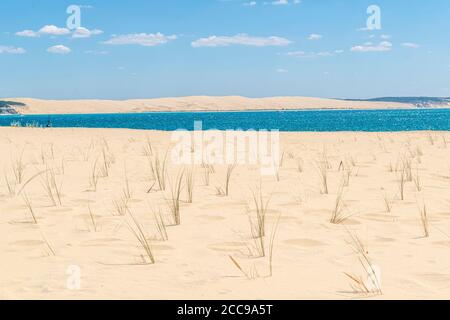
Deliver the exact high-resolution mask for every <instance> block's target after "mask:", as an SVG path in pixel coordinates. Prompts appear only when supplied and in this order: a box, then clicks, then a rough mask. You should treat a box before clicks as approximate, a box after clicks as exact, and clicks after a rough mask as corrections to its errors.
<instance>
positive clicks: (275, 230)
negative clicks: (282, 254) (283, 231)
mask: <svg viewBox="0 0 450 320" xmlns="http://www.w3.org/2000/svg"><path fill="white" fill-rule="evenodd" d="M280 219H281V214H280V215H279V216H278V218H277V222H276V223H275V226H274V228H273V231H272V235H271V237H270V242H269V277H272V276H273V248H274V242H275V237H276V235H277V231H278V226H279V224H280Z"/></svg>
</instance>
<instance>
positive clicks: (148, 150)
mask: <svg viewBox="0 0 450 320" xmlns="http://www.w3.org/2000/svg"><path fill="white" fill-rule="evenodd" d="M143 154H144V156H146V157H152V156H153V146H152V143H151V141H150V138H149V137H148V136H147V137H146V140H145V145H144V147H143Z"/></svg>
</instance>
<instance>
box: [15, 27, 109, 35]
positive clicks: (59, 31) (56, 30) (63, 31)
mask: <svg viewBox="0 0 450 320" xmlns="http://www.w3.org/2000/svg"><path fill="white" fill-rule="evenodd" d="M71 33H72V32H71V31H70V30H69V29H67V28H60V27H57V26H55V25H46V26H43V27H42V28H41V29H40V30H39V31H33V30H23V31H19V32H16V36H19V37H28V38H38V37H40V36H46V35H47V36H65V35H69V34H71ZM102 33H103V31H102V30H99V29H93V30H89V29H87V28H84V27H80V28H77V29H75V31H74V32H73V34H72V37H73V38H90V37H91V36H96V35H99V34H102Z"/></svg>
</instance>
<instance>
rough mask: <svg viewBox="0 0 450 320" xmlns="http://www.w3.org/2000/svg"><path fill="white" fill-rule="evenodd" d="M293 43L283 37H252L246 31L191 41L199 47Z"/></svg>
mask: <svg viewBox="0 0 450 320" xmlns="http://www.w3.org/2000/svg"><path fill="white" fill-rule="evenodd" d="M290 43H291V41H289V40H288V39H285V38H281V37H273V36H272V37H252V36H249V35H247V34H245V33H240V34H237V35H235V36H231V37H229V36H210V37H208V38H201V39H198V40H195V41H193V42H192V43H191V45H192V46H193V47H194V48H199V47H228V46H230V45H243V46H254V47H268V46H287V45H289V44H290Z"/></svg>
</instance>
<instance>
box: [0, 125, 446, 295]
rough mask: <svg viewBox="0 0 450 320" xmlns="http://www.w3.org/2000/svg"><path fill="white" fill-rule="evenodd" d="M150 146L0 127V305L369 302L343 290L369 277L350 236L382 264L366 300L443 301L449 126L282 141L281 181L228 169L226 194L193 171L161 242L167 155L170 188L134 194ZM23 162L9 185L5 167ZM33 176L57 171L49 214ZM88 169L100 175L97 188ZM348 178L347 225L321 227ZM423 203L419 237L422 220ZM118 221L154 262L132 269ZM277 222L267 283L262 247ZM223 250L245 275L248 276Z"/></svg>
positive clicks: (130, 136) (138, 257)
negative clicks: (258, 224)
mask: <svg viewBox="0 0 450 320" xmlns="http://www.w3.org/2000/svg"><path fill="white" fill-rule="evenodd" d="M147 138H148V140H149V141H151V143H152V146H153V151H154V154H156V152H158V153H159V154H163V153H164V152H165V150H167V149H168V148H169V145H170V134H169V133H162V132H144V131H131V130H104V129H93V130H90V129H26V128H1V129H0V150H2V157H1V159H0V165H1V168H2V169H4V177H3V176H2V177H1V178H2V179H1V184H0V261H1V272H0V298H2V299H18V298H27V299H29V298H42V299H50V298H58V299H59V298H70V299H85V298H87V299H94V298H102V299H104V298H106V299H113V298H125V299H128V298H130V299H131V298H137V299H303V298H308V299H316V298H324V299H354V298H366V297H367V296H366V295H364V294H361V293H358V292H353V291H352V289H351V283H352V281H351V280H350V278H349V277H347V276H346V275H345V274H344V273H348V274H352V275H355V276H361V277H363V278H364V277H365V276H366V275H365V271H364V269H363V268H362V266H361V264H360V262H359V260H358V259H359V258H360V257H361V252H359V253H358V252H355V246H354V243H353V244H352V240H351V239H352V235H353V236H358V237H359V239H360V240H361V242H362V245H363V247H364V250H363V251H364V254H365V255H366V256H367V257H369V258H370V259H371V261H372V263H373V265H376V266H378V267H379V268H380V269H381V273H382V277H381V279H382V284H381V286H382V288H381V289H382V291H383V294H382V295H381V296H372V295H370V296H371V297H373V298H378V299H380V298H381V299H392V298H406V299H431V298H436V299H448V298H450V255H449V250H450V237H449V236H450V197H449V191H450V145H447V144H448V143H449V142H450V134H449V133H448V132H430V133H428V132H421V133H418V132H417V133H416V132H412V133H283V134H282V135H281V138H282V141H281V145H282V148H283V150H284V151H285V153H284V160H283V166H282V168H281V169H280V172H279V181H277V179H276V178H275V177H261V176H260V174H259V170H258V168H257V167H256V166H238V167H236V169H235V171H234V172H233V174H232V176H231V182H230V195H229V196H228V197H224V196H218V195H217V190H216V187H219V186H220V187H221V188H223V185H224V181H225V174H226V173H225V171H226V168H225V167H224V166H215V172H214V173H211V176H210V185H209V186H206V185H205V181H204V172H205V169H204V168H202V167H201V166H197V167H196V168H195V174H194V177H195V178H194V185H195V189H194V198H193V203H192V204H188V203H186V201H185V200H186V199H187V193H186V189H183V192H182V195H181V196H182V198H181V200H182V203H181V225H179V226H173V227H168V228H167V233H168V240H167V241H162V240H161V234H160V233H158V231H157V228H156V227H155V225H156V223H155V218H154V217H155V215H154V212H155V211H160V212H161V213H162V216H163V219H164V220H165V222H166V224H170V222H172V221H171V216H170V211H169V209H168V205H167V201H166V199H170V198H171V195H170V191H169V190H170V185H173V184H174V179H175V177H176V175H177V173H178V172H179V170H180V169H181V168H180V167H177V166H174V165H173V164H172V163H170V161H169V163H168V182H167V184H168V187H167V190H166V191H157V189H158V188H157V187H154V188H153V189H152V190H151V191H150V193H147V191H148V189H149V188H150V186H152V185H153V182H152V174H151V170H150V166H149V160H150V161H151V159H152V158H154V157H155V155H153V156H151V155H149V152H148V150H147V151H145V150H146V146H148V144H147ZM22 152H23V156H21V155H22ZM20 159H22V160H20ZM105 159H106V163H107V165H108V166H109V170H108V174H107V176H106V174H105V172H102V170H103V169H104V168H103V169H102V166H103V165H104V164H105ZM341 162H342V166H343V167H342V166H341V168H339V167H340V165H341ZM409 162H410V163H411V167H412V170H411V173H412V177H413V179H412V180H413V181H407V182H406V185H405V192H404V196H405V198H404V200H403V201H402V200H400V192H399V183H398V179H399V176H400V174H401V172H402V170H403V169H404V168H405V163H409ZM21 163H22V164H23V165H24V171H23V177H22V182H21V183H18V182H17V178H16V177H15V175H14V171H16V174H17V169H18V167H20V166H21V165H20V164H21ZM324 163H326V165H327V167H328V169H327V175H328V186H329V194H323V190H322V188H321V180H320V175H319V169H318V167H320V166H321V165H322V164H324ZM14 167H15V168H16V170H13V168H14ZM46 168H47V169H48V170H51V171H52V172H53V173H54V174H55V176H54V177H55V185H56V186H57V189H60V190H61V204H59V201H58V199H57V196H56V195H54V197H55V202H56V205H53V204H52V200H51V199H50V197H49V196H48V194H47V192H46V181H47V182H48V181H49V180H46V178H45V175H41V176H38V177H35V178H34V179H32V178H33V176H35V174H36V173H38V172H42V171H43V170H45V169H46ZM94 168H96V169H95V170H96V171H95V172H96V175H100V173H102V175H103V177H101V178H99V180H98V184H97V188H96V191H94V186H93V183H92V181H91V180H92V172H93V169H94ZM46 172H48V171H46ZM346 174H349V175H350V180H349V183H348V187H345V188H344V192H343V195H342V199H343V202H342V206H341V207H342V212H341V213H342V215H343V216H345V217H348V216H349V215H351V217H349V218H348V219H346V220H345V221H344V222H342V223H339V224H332V223H330V218H331V214H332V211H333V208H334V207H335V203H336V198H337V192H338V189H339V188H338V185H339V181H341V177H342V176H344V177H345V176H346ZM417 177H419V178H420V183H419V184H420V186H421V191H417V188H416V185H415V183H414V181H416V182H418V181H417ZM30 179H31V182H28V181H29V180H30ZM50 180H51V179H50ZM6 181H8V183H9V184H10V189H11V190H9V188H8V186H7V182H6ZM126 181H128V184H129V188H127V187H126V185H127V182H126ZM169 181H170V182H169ZM15 184H17V185H15ZM260 185H261V186H262V195H263V197H264V199H265V200H266V199H268V198H269V197H270V202H269V206H268V211H267V223H266V224H267V225H266V233H267V235H266V237H265V244H266V254H267V257H265V258H264V257H262V258H257V257H254V256H255V251H257V250H256V249H255V248H256V247H254V242H253V240H252V239H251V238H252V237H251V232H250V225H249V215H250V216H254V215H255V211H254V209H255V205H254V203H253V202H252V190H254V191H256V190H258V187H259V186H260ZM127 189H128V190H129V193H131V197H130V200H128V201H127V207H128V210H127V211H128V213H126V214H125V215H123V216H122V215H120V213H119V212H118V211H117V207H116V205H115V204H118V205H119V206H120V203H121V201H122V200H124V198H126V194H127V193H128V191H127ZM19 192H20V195H19ZM256 192H257V191H256ZM26 198H27V199H28V200H29V201H30V203H31V206H32V209H33V212H34V214H35V216H36V219H37V224H33V223H32V216H31V214H30V211H29V209H28V208H27V206H26V205H25V202H26V201H25V199H26ZM385 198H386V199H387V201H388V203H389V204H391V205H392V210H391V212H387V211H388V210H386V206H385ZM423 203H425V204H426V209H427V213H428V217H429V220H430V221H429V237H424V228H423V226H422V224H421V219H420V211H419V207H421V208H422V207H423ZM89 211H91V212H92V215H93V217H94V218H93V219H94V223H93V222H92V219H91V215H90V214H89ZM130 213H132V215H133V216H134V217H135V219H136V220H138V221H139V223H140V224H141V225H142V228H143V231H144V232H145V234H146V235H147V238H148V241H149V242H150V243H151V246H152V250H153V254H154V256H155V259H156V263H155V264H153V265H150V264H148V265H145V264H142V262H143V261H148V260H145V257H143V255H145V252H144V250H143V248H142V247H141V246H140V245H139V242H138V240H137V239H136V238H135V237H134V235H133V233H132V232H131V230H130V226H131V228H134V226H135V225H134V224H133V222H132V220H131V218H130ZM280 215H281V218H280V220H279V227H278V232H277V233H276V237H275V239H274V241H273V259H272V263H273V275H272V277H268V275H269V265H270V264H269V257H268V256H269V254H268V252H269V248H270V246H269V244H270V237H271V234H272V230H273V229H274V225H275V224H276V221H277V218H278V217H279V216H280ZM134 230H135V228H134ZM230 256H232V257H233V258H234V259H235V261H236V262H237V263H238V264H239V265H240V266H241V268H242V269H243V270H244V272H245V273H247V274H248V275H249V276H250V278H253V279H250V280H249V279H246V277H245V276H244V274H243V273H242V272H241V271H240V270H239V269H238V268H237V266H236V265H235V264H234V263H233V262H232V261H231V259H230ZM252 256H253V257H252ZM70 266H78V267H79V268H80V269H79V270H80V271H81V288H80V289H79V290H72V289H73V288H74V287H73V286H72V285H73V283H72V282H71V281H70V280H71V279H73V278H72V276H73V273H71V272H73V270H77V269H73V267H72V268H70ZM67 272H69V273H67ZM68 280H69V285H68ZM71 283H72V285H71ZM75 287H76V286H75ZM71 288H72V289H71Z"/></svg>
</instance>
